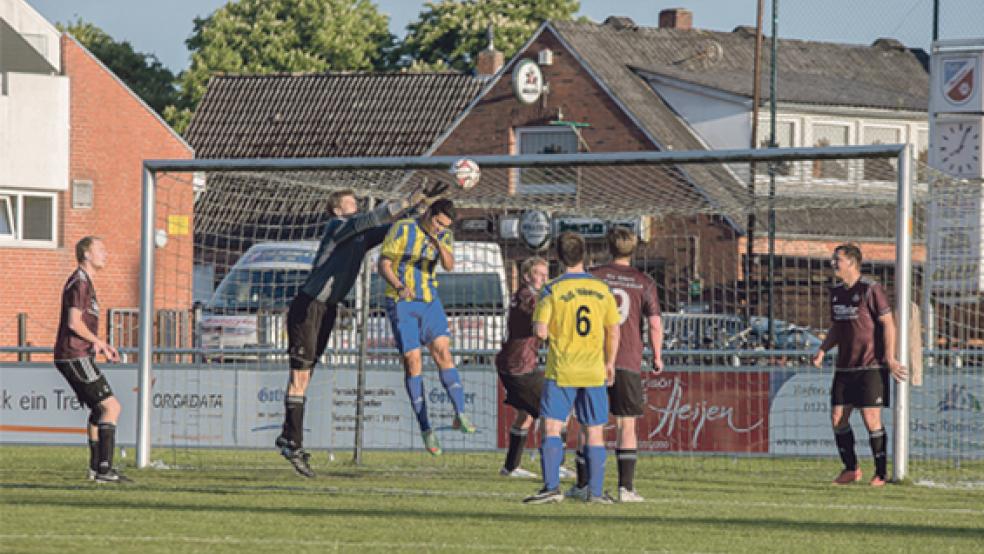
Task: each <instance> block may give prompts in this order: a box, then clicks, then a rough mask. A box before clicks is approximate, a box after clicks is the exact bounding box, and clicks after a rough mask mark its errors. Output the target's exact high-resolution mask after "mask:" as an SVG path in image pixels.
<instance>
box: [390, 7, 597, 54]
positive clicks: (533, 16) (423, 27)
mask: <svg viewBox="0 0 984 554" xmlns="http://www.w3.org/2000/svg"><path fill="white" fill-rule="evenodd" d="M578 9H580V2H578V1H577V0H468V1H465V2H456V1H452V0H441V1H440V2H427V4H426V5H425V9H424V11H423V12H421V13H420V15H419V18H418V19H417V21H414V22H412V23H410V24H409V25H408V26H407V31H408V32H407V37H406V38H405V39H404V41H403V43H402V44H401V45H400V47H399V48H397V49H396V50H394V55H393V57H392V60H393V62H394V63H403V64H407V63H411V64H412V65H411V70H422V71H424V70H431V69H446V68H448V67H450V68H451V69H458V70H468V69H471V68H473V67H474V65H475V62H476V59H477V56H478V52H479V51H481V50H482V49H484V48H486V47H487V46H488V38H487V30H488V28H489V26H490V25H491V26H492V27H493V33H494V41H495V47H496V49H497V50H500V51H502V52H503V53H504V54H505V56H506V59H509V58H510V57H512V55H513V54H515V53H516V51H517V50H518V49H519V47H520V46H522V45H523V44H524V43H525V42H526V41H527V40H529V38H530V37H531V36H532V35H533V31H535V30H536V28H537V27H539V26H540V24H541V23H543V22H544V21H547V20H569V19H571V18H572V17H573V15H574V14H575V13H576V12H577V11H578Z"/></svg>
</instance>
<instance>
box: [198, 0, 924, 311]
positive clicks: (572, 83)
mask: <svg viewBox="0 0 984 554" xmlns="http://www.w3.org/2000/svg"><path fill="white" fill-rule="evenodd" d="M664 15H665V17H661V19H660V27H659V28H647V27H641V26H638V25H636V24H635V23H634V22H633V21H632V20H630V19H627V18H621V17H611V18H608V19H607V20H606V21H605V22H604V23H600V24H599V23H591V22H548V23H545V24H543V25H542V26H541V27H540V28H539V29H538V30H537V31H536V32H535V33H534V35H533V36H532V37H531V38H530V39H529V41H528V42H527V43H526V44H525V45H524V46H523V47H522V48H521V49H520V50H519V52H518V53H517V54H516V55H515V56H514V57H513V58H512V59H511V60H508V61H507V60H504V59H503V56H502V54H501V53H499V52H495V51H494V50H487V51H485V52H482V53H481V54H480V55H479V60H478V68H477V71H476V74H475V75H474V76H468V75H454V74H374V75H367V74H327V75H276V76H224V77H217V78H215V79H213V80H212V82H211V83H210V86H209V89H208V92H207V93H206V95H205V98H204V99H203V101H202V104H201V105H200V107H199V109H198V112H197V113H196V115H195V119H194V121H193V123H192V127H191V129H190V131H189V137H190V140H191V142H192V144H193V145H194V146H195V148H196V150H197V151H198V152H199V155H202V156H204V157H256V156H286V157H312V156H368V155H372V156H396V155H454V156H458V155H480V154H499V155H501V154H542V153H572V152H584V151H591V152H618V151H667V150H707V149H722V148H747V147H748V146H749V145H751V144H752V143H753V140H752V125H751V123H752V117H753V116H752V106H751V104H752V100H751V97H752V92H751V90H752V60H753V51H754V37H753V35H752V34H751V33H750V32H749V30H748V29H747V28H743V27H739V28H737V29H735V30H734V31H733V32H713V31H705V30H701V29H696V28H692V27H691V25H690V22H691V19H692V18H691V16H690V15H689V12H686V11H685V10H683V11H677V10H671V11H668V12H667V13H666V14H664ZM779 52H780V55H779V58H778V66H779V68H778V70H779V78H780V82H781V83H783V86H782V87H780V89H779V96H778V98H777V102H778V105H779V117H778V120H779V126H778V133H777V141H778V142H779V144H780V146H821V145H848V144H873V143H878V142H884V143H897V142H909V143H912V144H915V145H916V147H917V150H918V151H920V153H921V154H922V155H924V154H925V150H926V148H927V142H928V141H927V138H926V127H927V123H926V107H927V92H926V90H927V83H928V81H927V70H926V57H925V54H924V53H922V52H921V51H915V50H910V49H906V48H905V47H904V46H902V45H901V44H899V43H898V42H896V41H891V40H879V41H876V42H875V43H874V44H872V45H870V46H862V45H842V44H831V43H821V42H810V41H798V40H787V39H784V40H781V41H780V45H779ZM526 60H529V61H530V62H534V63H536V64H537V65H538V67H539V70H540V72H541V73H542V77H543V81H545V82H546V83H547V84H548V88H547V89H546V90H545V91H544V92H543V93H542V94H541V95H540V96H539V97H538V98H536V99H535V101H533V102H531V103H524V102H521V101H519V100H518V99H517V97H516V96H515V95H514V92H513V83H512V78H513V77H512V74H513V69H514V68H515V67H516V65H517V64H520V63H529V62H526ZM763 64H765V65H764V66H765V67H767V66H768V64H769V59H768V55H765V56H763ZM452 83H455V84H454V85H453V86H452ZM765 90H768V87H765ZM439 97H443V100H444V102H435V101H434V100H435V99H436V98H439ZM768 100H769V99H768V94H765V95H763V98H762V99H761V101H762V103H763V104H765V103H767V102H768ZM767 121H768V115H767V114H765V115H761V116H760V123H761V124H760V125H759V126H758V128H759V134H758V136H757V137H756V140H755V141H754V142H755V143H761V141H762V140H763V136H764V134H763V131H762V130H763V129H767V128H768V125H767ZM565 122H578V123H579V124H580V126H579V127H577V128H576V129H577V130H575V127H574V126H573V125H566V124H565ZM410 146H412V147H410ZM870 169H872V166H871V165H870V164H861V163H856V164H854V165H852V166H850V167H848V166H846V165H841V166H839V165H837V164H831V163H819V162H818V163H817V164H814V166H813V167H812V168H809V169H807V170H805V172H808V173H809V174H810V175H805V174H804V175H800V176H799V177H800V178H798V179H793V178H792V177H790V176H784V178H780V179H779V181H780V182H779V185H780V187H787V188H789V187H804V188H805V190H806V192H807V193H809V192H810V190H811V187H813V188H814V189H813V190H815V191H820V190H821V188H822V187H829V186H831V185H833V186H835V187H837V186H840V187H845V190H851V191H854V192H855V193H856V192H857V191H866V190H868V189H867V188H866V187H872V188H871V190H889V189H893V188H894V182H885V181H879V182H875V180H873V179H872V178H871V175H868V174H869V173H871V171H870ZM878 169H881V170H882V172H883V173H885V174H887V173H890V172H891V171H893V169H892V168H891V167H890V165H889V164H882V166H880V167H879V168H878ZM606 171H608V172H611V169H610V168H609V169H601V170H598V169H586V170H583V173H582V175H587V176H588V177H594V178H593V179H586V180H589V181H593V182H595V183H603V184H604V185H605V186H610V187H613V188H617V187H619V186H620V183H619V182H618V179H617V178H616V177H615V175H617V172H615V173H613V174H612V176H610V177H609V179H608V181H605V179H604V172H606ZM666 173H667V174H668V175H669V176H670V177H672V178H670V179H664V180H662V181H654V183H655V185H656V186H653V187H650V190H640V191H637V192H634V193H633V194H638V195H639V196H638V197H637V200H638V204H640V205H645V206H653V214H658V213H659V212H660V211H661V210H660V209H658V208H659V207H660V203H664V202H672V201H673V199H674V198H679V197H680V196H681V195H689V197H692V198H696V199H697V200H694V203H693V206H694V207H695V211H694V213H693V214H692V215H689V216H686V215H682V214H681V213H679V212H678V213H676V214H675V215H672V216H666V215H663V216H660V217H655V218H652V219H650V220H646V222H647V223H649V225H645V224H643V221H644V220H639V221H638V222H637V228H638V229H640V232H641V234H642V235H644V239H646V243H645V246H644V248H643V249H642V250H641V252H640V254H639V256H638V258H637V260H636V263H637V265H639V266H640V267H642V268H644V269H646V270H647V271H649V272H650V273H651V274H653V276H654V277H655V278H656V279H657V282H658V283H659V284H660V285H661V287H662V291H663V297H664V303H665V306H666V307H667V308H668V309H670V310H677V309H680V308H683V307H684V306H686V305H688V304H694V303H698V304H701V305H703V306H705V309H707V310H710V311H715V312H725V313H747V311H746V309H747V307H749V306H753V307H755V309H756V310H758V309H759V307H763V306H764V301H763V294H762V293H763V291H764V290H765V288H766V283H765V282H764V281H765V274H764V268H763V266H764V259H765V256H764V253H765V251H766V248H765V230H764V225H762V224H761V223H759V225H758V226H757V227H756V228H755V229H754V230H753V234H754V237H755V239H754V252H753V256H752V258H751V259H750V260H749V259H748V258H747V237H748V236H749V231H750V230H749V228H748V213H747V210H746V209H745V208H744V207H743V206H747V205H748V204H749V201H750V199H751V198H752V196H753V194H754V195H755V196H760V195H761V194H762V193H763V191H764V189H765V187H763V186H757V187H756V189H755V191H754V192H753V191H752V190H750V187H749V183H748V182H746V181H747V180H743V179H742V178H741V177H740V176H739V175H736V173H735V172H734V171H733V168H728V167H724V166H721V165H706V166H694V165H689V166H687V167H686V168H672V167H671V168H667V169H666ZM486 175H488V177H489V178H486ZM520 175H522V174H521V173H520ZM763 180H764V176H763V175H758V176H757V178H756V179H755V182H756V184H757V185H761V184H762V183H763ZM213 181H214V179H213V180H210V183H209V189H210V191H209V193H210V194H211V193H212V192H213V190H212V189H213V184H214V183H213ZM507 181H508V185H506V184H504V183H506V182H507ZM494 183H498V184H494ZM543 184H544V183H540V184H539V185H533V186H527V185H529V183H525V182H523V177H522V176H520V177H519V178H518V179H513V178H512V177H509V178H507V179H499V180H498V181H496V180H495V178H494V177H493V176H492V175H491V174H487V172H483V181H482V185H481V187H482V188H483V190H487V189H488V187H496V186H498V187H500V188H502V190H501V191H494V194H498V195H499V197H501V198H502V199H503V200H504V202H503V204H506V203H511V205H513V206H524V207H525V208H526V209H535V208H538V207H540V206H539V205H538V197H537V195H536V192H535V191H534V190H533V189H535V188H536V186H542V185H543ZM546 184H547V185H548V186H550V185H551V184H550V183H546ZM878 187H881V189H879V188H878ZM218 188H221V187H218ZM253 190H258V189H253ZM595 192H597V191H593V190H580V191H579V192H578V194H581V195H587V197H588V198H590V197H591V195H592V194H594V193H595ZM824 194H830V193H829V191H828V192H824ZM258 196H260V197H263V196H264V195H263V194H259V195H258ZM626 197H628V196H626ZM506 200H508V202H506ZM212 204H219V205H221V204H222V203H221V202H219V203H214V202H213V203H212ZM715 206H716V207H719V209H712V208H713V207H715ZM759 206H761V203H760V204H759ZM253 209H254V210H257V211H256V213H257V214H259V213H262V214H263V215H262V216H259V218H258V217H256V216H254V217H253V220H249V218H250V216H249V215H248V214H243V213H236V214H232V215H231V216H230V214H223V213H213V214H209V223H208V225H207V226H206V227H203V231H205V233H204V234H203V239H204V238H205V235H207V236H208V240H211V241H213V244H214V245H215V246H218V248H215V249H214V250H215V253H216V255H220V254H223V253H228V252H232V253H233V254H235V252H242V251H244V250H245V248H246V247H248V246H249V244H245V243H244V242H250V241H258V240H277V239H285V238H292V239H298V238H312V237H311V236H294V235H291V234H290V233H289V232H287V231H285V229H286V228H287V227H285V226H284V225H283V223H284V221H296V219H297V218H296V216H292V215H291V214H288V213H284V214H278V213H277V211H278V210H283V209H284V208H283V206H278V205H275V204H271V205H270V206H268V207H267V208H263V209H261V210H258V209H257V208H256V207H253ZM318 209H320V210H324V207H323V206H322V207H321V208H318ZM225 211H231V210H228V209H225ZM303 211H307V208H304V210H303ZM315 211H317V210H315ZM757 211H758V216H759V221H760V222H761V221H764V219H765V218H764V213H763V212H762V210H757ZM520 213H521V210H516V209H506V208H501V207H500V208H499V209H493V210H489V211H488V212H485V213H477V212H474V211H472V212H466V213H465V214H464V216H463V218H462V219H464V220H466V221H464V222H462V223H461V224H460V225H459V228H458V229H457V231H456V233H457V236H458V237H459V238H462V239H471V240H489V239H494V240H497V241H499V242H500V244H502V246H503V248H504V252H505V253H506V256H507V258H509V259H510V260H518V259H521V258H523V257H525V256H528V255H529V254H530V253H531V252H530V250H529V248H528V247H527V246H526V245H525V244H523V243H522V241H520V240H518V239H516V238H503V237H502V236H500V234H499V230H500V225H499V224H500V223H501V222H502V221H503V220H507V219H510V218H516V217H518V216H519V215H520ZM550 215H551V216H553V218H554V223H555V229H556V228H559V227H561V226H564V225H568V226H570V225H573V226H575V227H577V226H579V225H586V226H588V227H591V226H593V227H594V228H596V229H602V230H603V229H604V228H605V227H606V226H607V225H608V224H609V222H606V221H604V220H600V221H599V220H586V221H585V220H583V219H582V220H571V219H570V217H569V216H577V215H579V214H577V213H566V214H565V213H559V212H554V213H551V214H550ZM291 217H294V219H290V218H291ZM285 218H287V219H285ZM565 218H567V219H565ZM259 219H262V221H261V220H259ZM482 219H485V220H486V221H485V223H483V222H482ZM558 221H559V222H561V223H558ZM894 225H895V222H894V209H893V208H892V207H891V206H890V205H887V204H885V203H880V204H879V203H873V204H871V205H859V206H857V207H853V208H850V209H843V208H841V209H826V210H800V211H795V210H787V211H783V212H780V213H779V214H778V222H777V233H778V240H777V255H778V258H777V259H778V264H779V272H778V279H777V281H776V282H775V283H774V285H775V295H776V300H777V303H778V305H779V306H780V307H781V311H780V312H779V314H780V317H783V318H785V319H789V320H792V321H795V322H797V323H801V324H808V325H812V326H821V325H824V324H825V322H826V312H825V310H823V304H822V302H818V301H819V300H820V299H821V298H824V297H825V291H824V287H825V285H826V284H827V283H828V282H829V280H830V275H829V271H828V270H827V268H826V261H827V259H829V256H830V252H831V248H832V247H833V246H834V245H836V244H837V243H839V242H843V241H844V240H847V239H849V238H850V239H854V240H862V241H863V242H864V247H865V252H866V255H867V258H866V259H867V261H868V264H867V266H866V267H865V270H866V272H867V273H875V274H877V276H878V277H879V278H880V279H882V280H885V281H889V282H890V281H891V279H892V268H891V266H892V265H893V264H894V244H893V240H894V239H893V238H892V237H893V236H894ZM296 228H298V229H300V228H301V227H300V226H297V227H296ZM309 228H313V229H317V227H309ZM585 228H586V227H585ZM196 232H197V231H196ZM285 233H287V234H285ZM600 234H601V233H600V232H599V233H597V235H600ZM224 235H227V236H228V237H229V238H231V239H232V241H229V240H227V241H226V242H224V243H221V244H219V243H218V242H216V241H219V242H221V241H222V240H223V238H222V237H223V236H224ZM233 242H235V244H233ZM203 244H204V243H203ZM591 247H592V252H593V255H594V257H595V259H596V260H601V259H603V258H604V253H603V245H602V244H601V240H600V238H595V239H593V240H591ZM921 248H922V246H921V245H918V246H917V249H921ZM919 252H921V250H919ZM919 252H917V258H918V256H919V255H920V254H919ZM196 256H198V257H200V255H199V253H198V252H196ZM214 258H215V256H212V259H210V260H202V261H205V262H206V263H212V264H215V265H217V266H219V265H225V266H228V264H229V263H231V261H232V260H217V259H214ZM746 264H747V266H746ZM746 267H750V268H751V274H750V275H749V274H748V273H747V272H746V270H745V268H746ZM762 309H764V308H762ZM753 311H754V310H753Z"/></svg>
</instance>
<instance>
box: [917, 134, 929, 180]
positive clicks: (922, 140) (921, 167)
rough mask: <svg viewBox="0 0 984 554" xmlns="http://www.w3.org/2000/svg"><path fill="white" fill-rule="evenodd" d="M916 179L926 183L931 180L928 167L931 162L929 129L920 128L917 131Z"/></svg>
mask: <svg viewBox="0 0 984 554" xmlns="http://www.w3.org/2000/svg"><path fill="white" fill-rule="evenodd" d="M916 158H917V159H918V160H919V163H918V164H916V180H918V181H919V182H920V183H925V182H926V181H928V180H929V174H928V173H927V171H926V168H927V167H928V164H929V129H919V130H917V131H916Z"/></svg>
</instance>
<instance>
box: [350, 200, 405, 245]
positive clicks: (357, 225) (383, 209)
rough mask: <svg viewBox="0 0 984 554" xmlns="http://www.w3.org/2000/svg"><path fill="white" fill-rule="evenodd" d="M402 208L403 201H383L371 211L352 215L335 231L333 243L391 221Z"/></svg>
mask: <svg viewBox="0 0 984 554" xmlns="http://www.w3.org/2000/svg"><path fill="white" fill-rule="evenodd" d="M403 209H404V206H403V202H402V201H398V200H394V201H392V202H384V203H382V204H380V205H379V206H377V207H376V208H374V209H373V210H372V211H369V212H366V213H364V214H359V215H356V216H352V217H350V218H349V219H348V220H346V221H345V223H343V224H342V225H341V227H339V228H338V229H337V230H336V231H335V243H336V244H337V243H340V242H344V241H346V240H348V239H350V238H352V237H354V236H356V235H358V234H359V233H365V232H366V231H368V230H370V229H372V228H374V227H379V226H380V225H386V224H387V223H392V222H393V221H395V220H396V218H397V216H399V215H400V214H402V213H403Z"/></svg>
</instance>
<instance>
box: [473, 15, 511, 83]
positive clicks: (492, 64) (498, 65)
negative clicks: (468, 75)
mask: <svg viewBox="0 0 984 554" xmlns="http://www.w3.org/2000/svg"><path fill="white" fill-rule="evenodd" d="M488 38H489V46H488V48H486V49H485V50H482V51H481V52H479V53H478V63H476V64H475V71H476V73H478V74H479V75H480V76H492V75H495V74H496V73H498V72H499V70H500V69H502V66H503V65H504V64H505V63H506V55H505V54H503V53H502V52H500V51H498V50H496V49H495V44H494V42H493V34H492V26H491V25H489V30H488Z"/></svg>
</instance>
